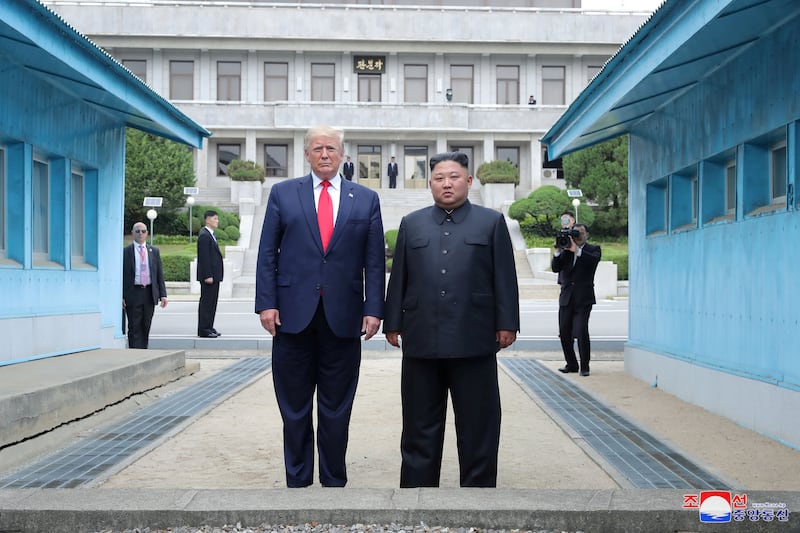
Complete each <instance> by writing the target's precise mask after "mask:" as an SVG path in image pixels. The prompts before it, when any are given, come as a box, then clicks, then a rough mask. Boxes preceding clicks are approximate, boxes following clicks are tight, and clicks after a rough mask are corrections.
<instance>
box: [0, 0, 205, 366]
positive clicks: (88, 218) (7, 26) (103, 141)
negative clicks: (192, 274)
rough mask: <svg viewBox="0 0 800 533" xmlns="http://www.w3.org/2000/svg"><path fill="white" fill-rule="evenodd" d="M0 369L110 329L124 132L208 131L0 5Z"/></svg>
mask: <svg viewBox="0 0 800 533" xmlns="http://www.w3.org/2000/svg"><path fill="white" fill-rule="evenodd" d="M0 73H2V74H0V339H3V341H2V343H0V364H2V363H7V362H11V361H23V360H27V359H32V358H38V357H45V356H50V355H60V354H65V353H72V352H77V351H83V350H89V349H93V348H99V347H120V348H122V347H124V339H123V337H122V332H121V322H122V310H121V294H122V281H121V271H122V264H121V262H122V246H123V241H122V235H123V234H124V233H125V232H126V229H125V228H123V227H122V225H123V196H124V190H125V188H124V165H125V128H126V127H133V128H138V129H141V130H144V131H147V132H150V133H153V134H155V135H159V136H162V137H167V138H169V139H172V140H175V141H179V142H181V143H184V144H187V145H190V146H193V147H197V148H200V147H201V146H202V144H203V139H204V138H206V137H208V136H209V133H208V132H207V131H206V130H205V129H203V128H202V127H200V126H199V125H198V124H196V123H195V122H193V121H192V120H190V119H189V118H188V117H186V116H185V115H184V114H182V113H181V112H180V111H178V110H177V109H176V108H174V107H173V106H172V105H171V104H169V103H168V102H167V101H166V100H164V99H163V98H162V97H160V96H158V95H157V94H156V93H155V92H153V91H152V90H150V89H149V88H148V87H147V86H146V85H145V84H144V83H142V82H141V81H139V79H138V78H136V77H135V76H133V75H132V74H131V73H130V72H129V71H128V70H126V69H125V68H124V67H123V66H122V65H121V64H119V63H118V62H117V61H115V60H114V59H113V58H111V57H110V56H109V55H108V54H106V53H105V52H104V51H103V50H101V49H100V48H98V47H97V46H95V45H94V44H93V43H92V42H91V41H89V40H88V39H86V38H85V37H84V36H82V35H81V34H79V33H78V32H77V31H75V30H74V29H73V28H72V27H70V26H69V25H68V24H67V23H66V22H65V21H64V20H62V19H61V18H60V17H59V16H58V15H56V14H55V13H53V12H52V11H51V10H49V9H48V8H46V7H44V6H43V5H41V4H40V3H39V2H37V1H36V0H3V2H2V3H0Z"/></svg>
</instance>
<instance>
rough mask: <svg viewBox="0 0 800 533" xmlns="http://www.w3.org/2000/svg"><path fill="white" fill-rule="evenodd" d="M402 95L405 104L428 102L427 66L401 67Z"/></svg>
mask: <svg viewBox="0 0 800 533" xmlns="http://www.w3.org/2000/svg"><path fill="white" fill-rule="evenodd" d="M403 71H404V72H403V84H404V86H403V95H404V100H405V102H406V103H409V104H410V103H420V102H427V101H428V65H404V66H403Z"/></svg>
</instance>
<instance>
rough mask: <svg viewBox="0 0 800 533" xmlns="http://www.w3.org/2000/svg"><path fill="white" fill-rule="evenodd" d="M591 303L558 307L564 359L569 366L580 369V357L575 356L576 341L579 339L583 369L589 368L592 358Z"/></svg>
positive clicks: (559, 331)
mask: <svg viewBox="0 0 800 533" xmlns="http://www.w3.org/2000/svg"><path fill="white" fill-rule="evenodd" d="M591 312H592V306H591V305H584V306H580V307H574V306H572V305H563V306H561V307H559V308H558V336H559V337H560V338H561V349H562V350H563V351H564V360H565V361H566V362H567V367H569V368H570V369H572V370H577V369H578V359H577V357H576V356H575V343H574V340H573V339H578V352H579V353H580V357H581V364H580V369H581V370H586V371H588V370H589V360H590V359H591V343H590V342H589V315H590V314H591Z"/></svg>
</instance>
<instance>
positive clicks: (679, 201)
mask: <svg viewBox="0 0 800 533" xmlns="http://www.w3.org/2000/svg"><path fill="white" fill-rule="evenodd" d="M670 192H671V193H672V200H671V202H670V206H671V211H670V220H671V222H672V226H671V227H672V230H673V231H685V230H688V229H694V228H696V227H697V171H696V170H688V171H686V172H681V173H678V174H675V175H673V176H672V186H671V187H670Z"/></svg>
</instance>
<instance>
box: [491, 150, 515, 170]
mask: <svg viewBox="0 0 800 533" xmlns="http://www.w3.org/2000/svg"><path fill="white" fill-rule="evenodd" d="M495 159H497V160H498V161H508V162H509V163H511V164H512V165H514V166H515V167H517V168H519V147H517V146H498V147H497V148H495Z"/></svg>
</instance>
